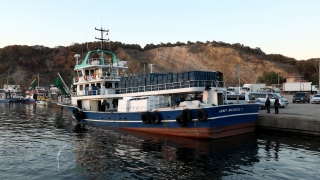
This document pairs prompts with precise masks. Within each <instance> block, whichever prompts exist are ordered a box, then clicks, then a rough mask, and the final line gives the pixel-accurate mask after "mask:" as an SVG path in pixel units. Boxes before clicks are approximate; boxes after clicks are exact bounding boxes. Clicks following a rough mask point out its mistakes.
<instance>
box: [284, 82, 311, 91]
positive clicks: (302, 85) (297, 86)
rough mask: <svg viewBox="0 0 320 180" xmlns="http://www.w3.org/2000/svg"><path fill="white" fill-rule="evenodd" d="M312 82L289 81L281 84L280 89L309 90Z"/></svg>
mask: <svg viewBox="0 0 320 180" xmlns="http://www.w3.org/2000/svg"><path fill="white" fill-rule="evenodd" d="M311 84H312V82H290V83H283V84H282V91H283V92H286V93H295V92H311Z"/></svg>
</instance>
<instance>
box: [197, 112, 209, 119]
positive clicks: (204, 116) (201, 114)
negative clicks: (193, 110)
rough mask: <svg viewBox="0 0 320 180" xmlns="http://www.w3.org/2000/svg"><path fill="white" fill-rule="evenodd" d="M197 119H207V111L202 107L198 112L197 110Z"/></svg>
mask: <svg viewBox="0 0 320 180" xmlns="http://www.w3.org/2000/svg"><path fill="white" fill-rule="evenodd" d="M197 119H198V120H199V121H205V120H207V119H208V113H207V111H206V110H204V109H200V110H199V111H198V112H197Z"/></svg>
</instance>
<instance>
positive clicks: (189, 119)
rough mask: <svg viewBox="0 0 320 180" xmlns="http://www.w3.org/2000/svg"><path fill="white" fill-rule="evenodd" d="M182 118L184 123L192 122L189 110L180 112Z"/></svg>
mask: <svg viewBox="0 0 320 180" xmlns="http://www.w3.org/2000/svg"><path fill="white" fill-rule="evenodd" d="M182 116H183V117H184V119H185V120H186V121H191V120H192V113H191V111H190V109H185V110H183V111H182Z"/></svg>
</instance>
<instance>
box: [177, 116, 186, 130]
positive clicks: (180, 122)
mask: <svg viewBox="0 0 320 180" xmlns="http://www.w3.org/2000/svg"><path fill="white" fill-rule="evenodd" d="M176 121H177V123H178V125H179V126H180V127H185V126H186V124H187V123H186V120H185V119H184V118H183V116H182V115H179V116H177V117H176Z"/></svg>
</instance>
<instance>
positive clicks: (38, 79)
mask: <svg viewBox="0 0 320 180" xmlns="http://www.w3.org/2000/svg"><path fill="white" fill-rule="evenodd" d="M38 89H40V84H39V72H38Z"/></svg>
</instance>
